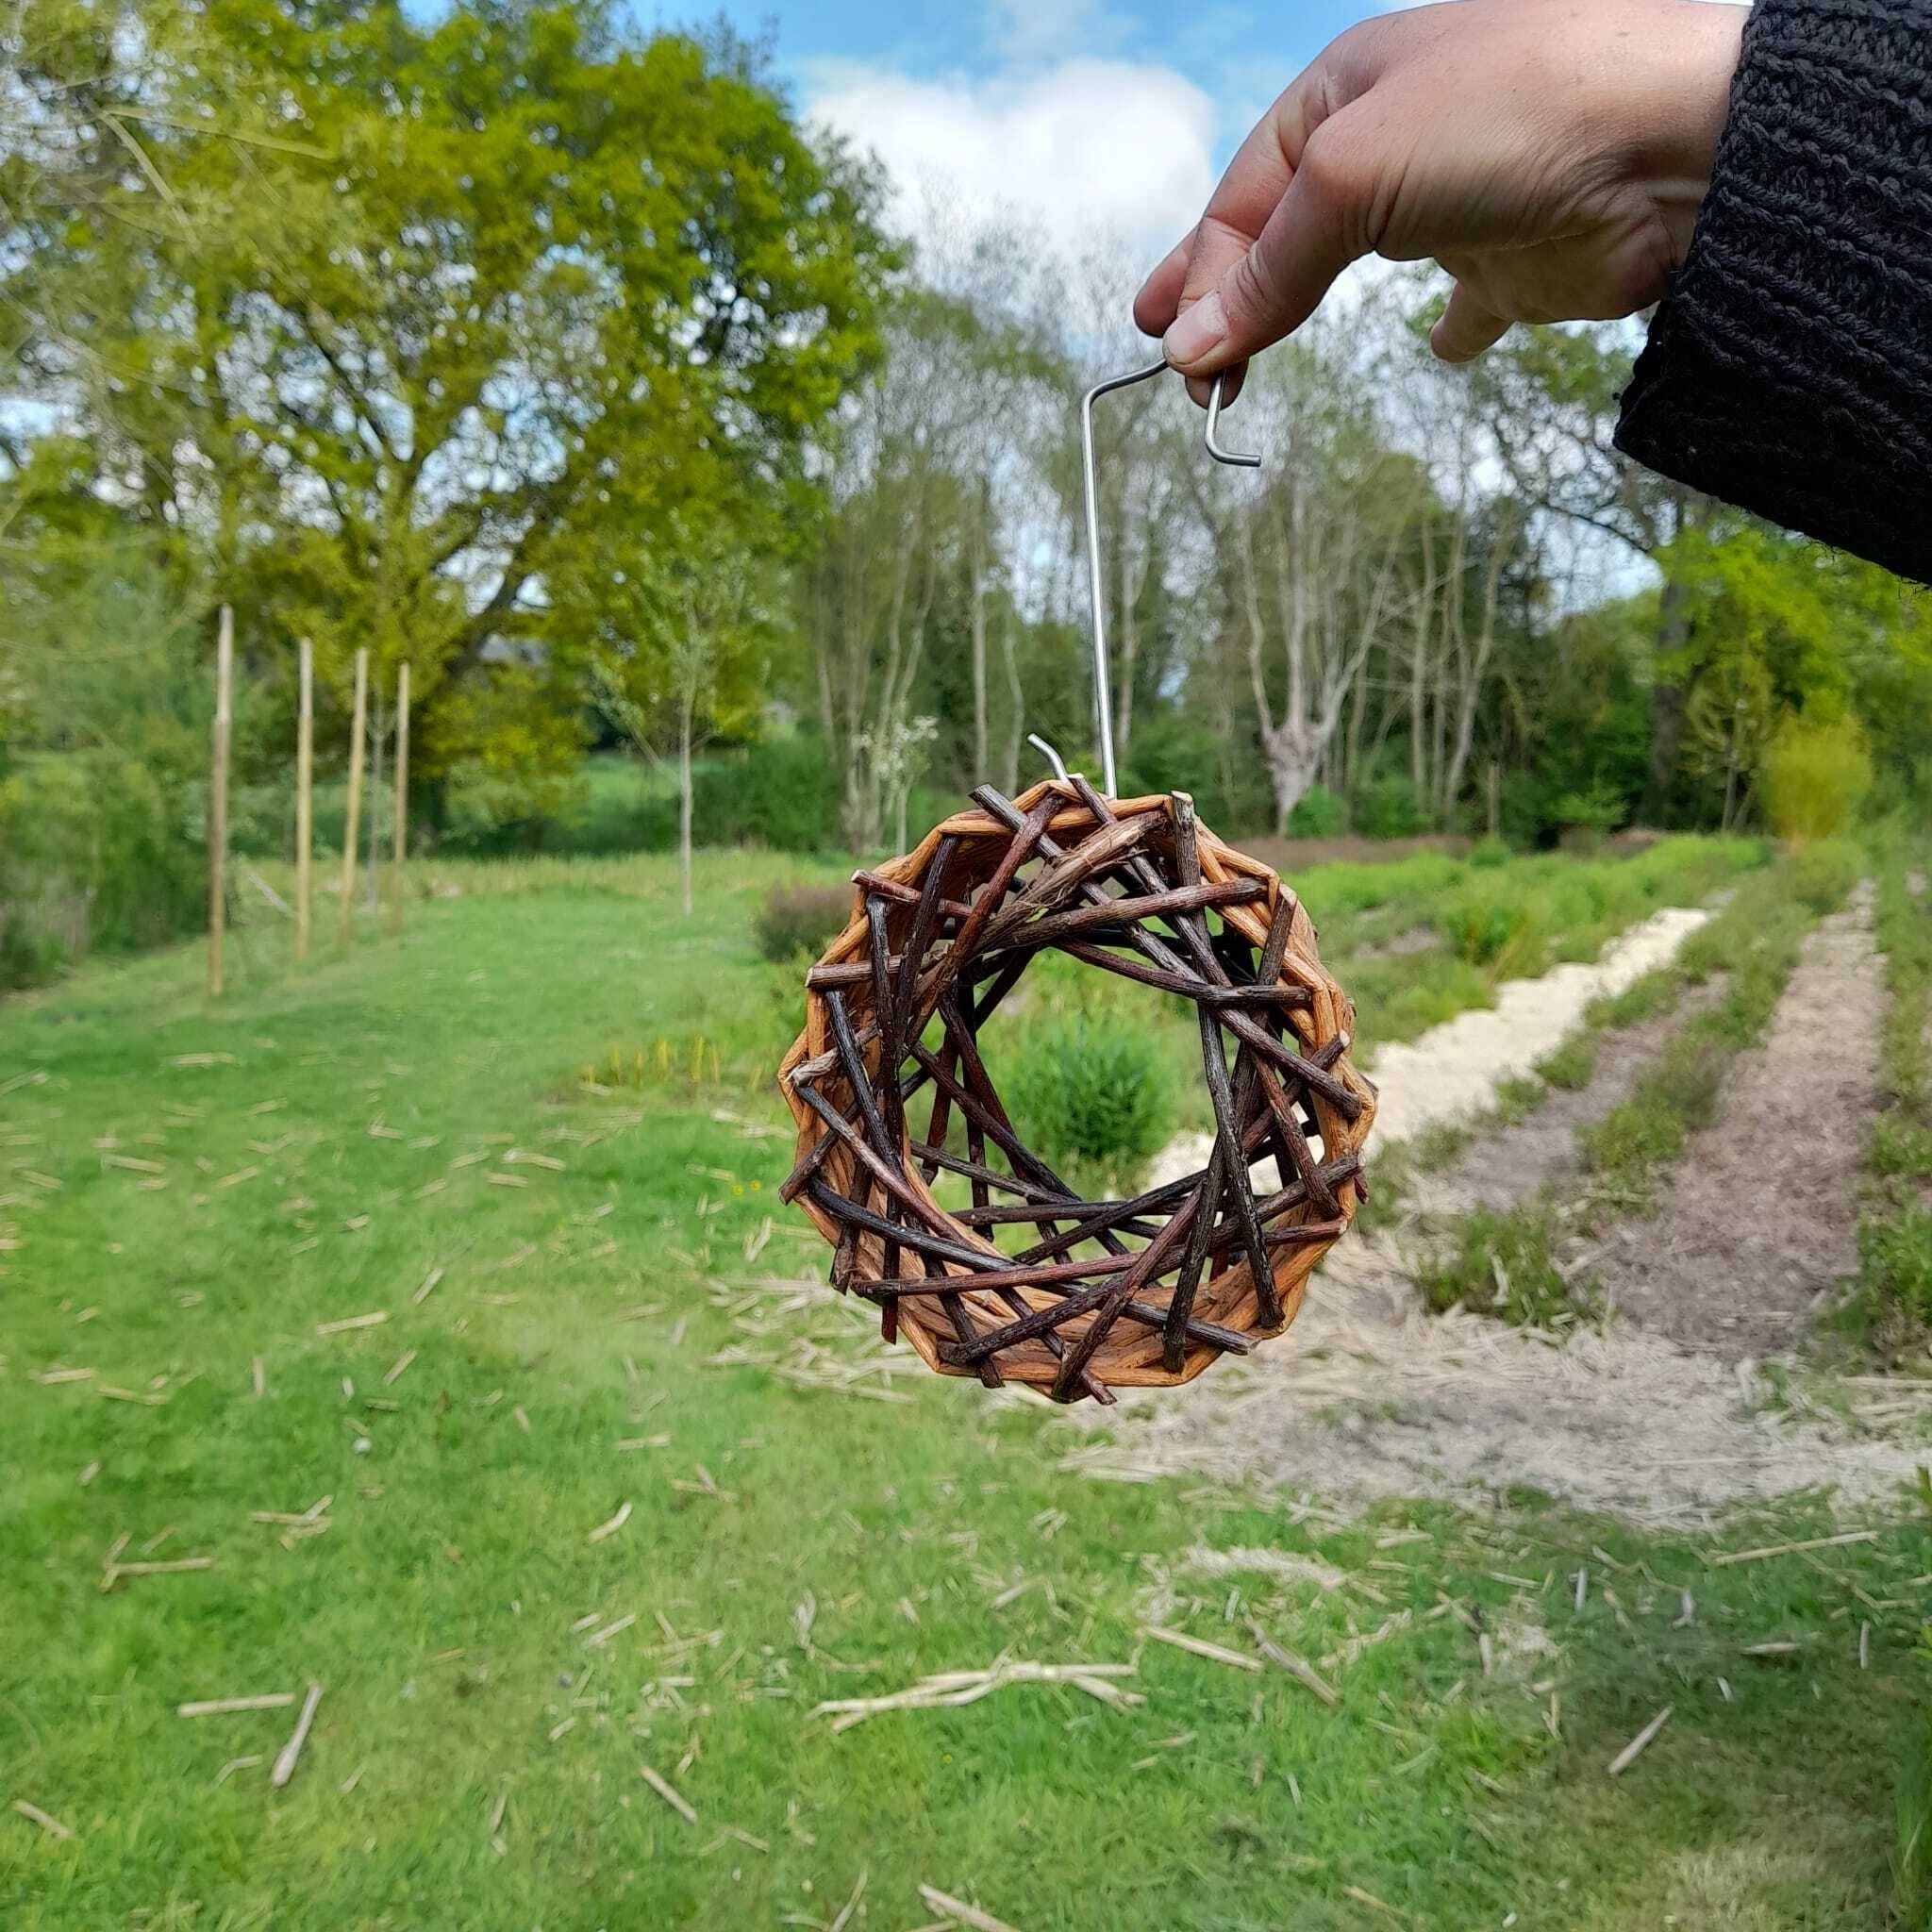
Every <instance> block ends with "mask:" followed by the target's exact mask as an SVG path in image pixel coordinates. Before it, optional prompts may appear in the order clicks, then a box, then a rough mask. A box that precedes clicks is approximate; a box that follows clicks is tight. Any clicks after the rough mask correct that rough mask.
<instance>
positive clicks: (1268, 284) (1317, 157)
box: [1161, 112, 1373, 375]
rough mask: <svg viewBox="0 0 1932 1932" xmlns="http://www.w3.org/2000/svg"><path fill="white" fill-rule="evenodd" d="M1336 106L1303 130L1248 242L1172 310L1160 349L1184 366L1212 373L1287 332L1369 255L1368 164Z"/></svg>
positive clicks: (1187, 369)
mask: <svg viewBox="0 0 1932 1932" xmlns="http://www.w3.org/2000/svg"><path fill="white" fill-rule="evenodd" d="M1346 121H1347V116H1346V114H1345V112H1344V114H1342V115H1338V116H1336V117H1335V118H1334V119H1332V120H1329V121H1326V122H1324V123H1323V125H1321V126H1320V127H1319V128H1317V129H1316V131H1315V132H1314V133H1313V134H1312V135H1310V136H1309V137H1308V141H1307V145H1306V146H1305V147H1304V148H1303V150H1302V158H1301V163H1300V165H1299V166H1298V167H1297V168H1296V169H1295V172H1294V178H1293V179H1292V180H1291V182H1290V183H1289V185H1288V189H1287V192H1285V193H1284V194H1283V195H1282V197H1281V199H1280V201H1279V202H1277V203H1276V204H1275V207H1274V212H1273V213H1271V214H1270V215H1269V217H1268V220H1267V222H1266V224H1265V225H1263V227H1262V229H1261V232H1260V234H1259V235H1258V236H1257V237H1256V239H1255V242H1254V243H1253V245H1252V246H1251V247H1250V248H1249V249H1248V250H1247V252H1246V253H1245V254H1244V255H1243V256H1242V257H1241V258H1240V259H1239V260H1238V261H1237V262H1236V263H1235V264H1234V266H1233V267H1232V268H1230V269H1229V270H1228V271H1227V273H1226V274H1225V275H1223V276H1222V278H1221V280H1220V282H1219V284H1218V285H1217V286H1216V287H1214V288H1212V289H1210V290H1208V292H1207V293H1205V294H1204V295H1203V296H1202V297H1201V299H1200V300H1199V301H1198V302H1196V303H1194V304H1193V305H1192V306H1191V307H1190V308H1186V309H1184V310H1183V311H1182V313H1181V314H1180V315H1178V316H1177V317H1176V318H1175V319H1174V326H1173V327H1172V328H1170V329H1169V330H1168V332H1167V334H1166V336H1165V337H1164V338H1163V339H1162V341H1161V350H1162V353H1163V354H1164V355H1165V356H1166V358H1167V359H1168V361H1169V362H1170V363H1172V364H1173V365H1174V368H1176V369H1178V370H1181V371H1182V372H1183V373H1184V374H1186V375H1214V374H1215V373H1216V372H1217V371H1218V370H1222V369H1225V368H1227V367H1228V366H1229V364H1231V363H1235V362H1241V361H1245V360H1246V359H1247V358H1249V357H1251V356H1254V355H1256V354H1257V353H1258V352H1259V351H1261V350H1262V349H1266V348H1268V347H1270V346H1272V345H1273V344H1274V343H1275V342H1278V341H1281V339H1282V338H1283V337H1284V336H1287V335H1291V334H1292V333H1293V332H1294V331H1295V330H1296V329H1298V328H1299V327H1300V326H1301V325H1302V324H1303V323H1305V322H1306V321H1307V319H1308V317H1309V316H1310V315H1312V314H1313V313H1314V312H1315V309H1316V308H1317V306H1318V305H1319V304H1320V302H1321V300H1322V298H1323V297H1324V295H1325V294H1327V292H1328V290H1329V288H1330V286H1331V285H1332V284H1333V283H1334V280H1335V278H1336V276H1337V275H1340V274H1341V271H1342V270H1343V269H1345V268H1346V267H1347V266H1348V265H1349V263H1350V262H1352V261H1354V260H1356V259H1357V258H1359V257H1361V256H1364V255H1366V254H1368V252H1369V249H1370V246H1371V242H1370V240H1369V236H1368V225H1369V222H1368V209H1369V207H1370V203H1371V198H1372V187H1373V184H1372V181H1371V179H1370V175H1369V171H1368V168H1367V166H1366V165H1364V162H1363V160H1362V158H1360V154H1359V150H1358V148H1357V142H1356V140H1355V138H1354V137H1353V135H1352V133H1351V131H1350V130H1349V129H1348V127H1347V125H1346Z"/></svg>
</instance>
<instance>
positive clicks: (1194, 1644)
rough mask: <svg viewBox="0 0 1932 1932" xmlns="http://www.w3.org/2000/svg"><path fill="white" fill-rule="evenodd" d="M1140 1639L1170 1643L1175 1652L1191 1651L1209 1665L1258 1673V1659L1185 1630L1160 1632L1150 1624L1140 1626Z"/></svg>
mask: <svg viewBox="0 0 1932 1932" xmlns="http://www.w3.org/2000/svg"><path fill="white" fill-rule="evenodd" d="M1141 1636H1142V1637H1151V1638H1153V1639H1154V1640H1155V1641H1157V1642H1158V1643H1171V1644H1173V1645H1174V1648H1175V1649H1176V1650H1187V1651H1191V1652H1192V1653H1193V1654H1194V1655H1195V1656H1196V1657H1206V1658H1207V1659H1208V1662H1209V1663H1216V1664H1228V1665H1230V1666H1232V1668H1234V1669H1235V1670H1238V1671H1258V1670H1259V1669H1260V1668H1261V1660H1260V1658H1259V1657H1248V1656H1246V1655H1245V1654H1244V1653H1242V1652H1241V1651H1239V1650H1224V1649H1223V1648H1222V1647H1221V1645H1220V1644H1218V1643H1209V1642H1208V1641H1206V1640H1205V1639H1203V1638H1199V1637H1190V1636H1189V1635H1188V1634H1187V1632H1186V1631H1185V1630H1162V1629H1160V1628H1158V1626H1156V1625H1155V1624H1142V1625H1141Z"/></svg>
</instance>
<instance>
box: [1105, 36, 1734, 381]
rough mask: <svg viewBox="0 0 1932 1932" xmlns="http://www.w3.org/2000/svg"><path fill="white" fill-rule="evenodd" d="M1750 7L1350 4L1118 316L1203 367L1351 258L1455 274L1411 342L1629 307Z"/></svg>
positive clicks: (1465, 349) (1466, 337)
mask: <svg viewBox="0 0 1932 1932" xmlns="http://www.w3.org/2000/svg"><path fill="white" fill-rule="evenodd" d="M1745 11H1746V9H1745V8H1742V7H1733V6H1712V5H1708V4H1705V0H1456V4H1454V5H1447V6H1437V7H1424V8H1417V9H1415V10H1413V11H1410V12H1405V13H1394V14H1389V15H1385V16H1382V17H1380V18H1378V19H1374V20H1370V21H1366V22H1364V23H1363V24H1362V25H1359V26H1356V27H1353V28H1351V29H1350V30H1349V31H1348V32H1347V33H1345V34H1343V35H1342V36H1341V39H1340V40H1338V41H1336V42H1333V43H1332V44H1331V45H1330V46H1329V47H1328V49H1327V50H1326V51H1325V52H1324V54H1323V55H1322V56H1321V58H1319V59H1317V60H1316V61H1315V63H1314V65H1313V66H1311V67H1309V68H1308V69H1307V71H1306V72H1305V73H1304V74H1303V75H1301V76H1300V78H1299V79H1297V80H1296V81H1295V82H1294V84H1293V85H1292V86H1291V88H1290V89H1289V90H1288V92H1286V93H1284V94H1283V95H1282V96H1281V98H1280V99H1279V100H1278V101H1276V102H1275V104H1274V107H1273V108H1271V109H1270V111H1269V112H1268V114H1267V116H1266V117H1265V118H1264V119H1263V120H1262V122H1261V124H1260V125H1258V126H1257V128H1256V129H1255V131H1254V132H1253V133H1252V134H1251V135H1249V137H1248V139H1247V141H1246V142H1244V143H1243V144H1242V146H1241V152H1240V153H1239V154H1238V155H1237V156H1236V157H1235V158H1234V161H1233V163H1232V164H1231V165H1230V167H1229V168H1228V171H1227V173H1226V175H1224V177H1223V178H1222V182H1221V185H1220V187H1219V188H1217V189H1216V190H1215V192H1214V195H1213V198H1212V199H1211V200H1210V201H1209V202H1208V208H1207V212H1206V213H1205V214H1204V215H1203V216H1202V218H1201V220H1200V222H1199V224H1198V225H1196V226H1195V227H1194V229H1193V230H1192V231H1191V233H1190V234H1189V235H1188V236H1187V237H1186V238H1185V239H1184V240H1183V241H1182V242H1181V243H1180V245H1179V246H1178V247H1176V248H1175V249H1174V252H1173V253H1172V254H1171V255H1170V256H1169V257H1168V258H1167V259H1166V260H1165V261H1163V262H1162V263H1161V264H1160V266H1159V267H1158V268H1157V269H1156V270H1155V271H1154V273H1153V274H1152V275H1150V276H1149V277H1148V278H1147V282H1146V285H1145V286H1144V287H1143V288H1142V289H1141V292H1140V294H1139V296H1138V297H1137V298H1136V299H1135V303H1134V320H1135V321H1136V323H1138V324H1139V325H1140V326H1141V329H1142V330H1144V331H1145V332H1146V333H1147V334H1148V335H1160V336H1163V337H1164V341H1163V342H1162V348H1163V350H1164V352H1165V354H1166V356H1167V359H1168V361H1169V362H1170V363H1172V364H1173V365H1174V367H1175V368H1177V369H1179V370H1181V371H1182V372H1183V373H1184V374H1186V375H1188V376H1189V377H1190V378H1191V381H1190V384H1189V387H1190V389H1191V390H1192V391H1194V394H1195V399H1196V400H1197V401H1202V400H1205V399H1206V396H1207V391H1208V385H1207V383H1206V382H1205V381H1202V380H1200V379H1199V378H1203V377H1207V376H1211V375H1214V374H1216V373H1217V372H1219V371H1222V370H1228V371H1231V372H1233V375H1232V377H1231V379H1230V384H1229V389H1230V393H1231V392H1232V389H1233V385H1234V382H1235V381H1236V380H1238V379H1239V375H1240V365H1241V363H1243V362H1244V361H1245V359H1246V358H1248V357H1250V356H1253V355H1255V354H1256V353H1257V351H1259V350H1261V349H1265V348H1267V347H1268V346H1269V344H1270V343H1272V342H1276V341H1280V340H1281V338H1282V337H1284V336H1286V335H1288V334H1290V333H1291V331H1292V330H1294V329H1297V328H1299V327H1300V326H1301V325H1302V324H1303V323H1304V322H1306V321H1307V318H1308V317H1309V316H1310V315H1311V314H1312V313H1313V312H1314V310H1315V308H1316V306H1317V305H1318V304H1319V303H1320V302H1321V300H1322V298H1323V296H1324V295H1325V294H1326V293H1327V291H1328V289H1329V286H1330V284H1331V283H1332V282H1333V281H1334V280H1335V277H1336V276H1337V275H1340V274H1341V271H1342V270H1343V269H1344V268H1346V267H1347V266H1348V264H1349V263H1350V262H1352V261H1355V260H1357V258H1360V257H1362V256H1365V255H1370V254H1374V255H1380V256H1382V257H1384V258H1387V259H1389V260H1391V261H1415V260H1420V259H1421V258H1424V257H1425V256H1433V257H1434V258H1436V260H1438V261H1439V262H1440V263H1441V265H1442V267H1443V268H1445V269H1446V270H1448V272H1449V273H1450V275H1453V276H1454V277H1455V278H1456V286H1455V289H1454V290H1453V291H1452V292H1451V294H1450V297H1449V304H1448V307H1447V308H1446V309H1445V310H1444V312H1443V314H1442V316H1441V320H1440V321H1438V323H1437V324H1436V326H1435V330H1434V333H1433V334H1432V335H1431V337H1430V346H1431V347H1432V348H1433V349H1434V350H1435V352H1436V354H1437V355H1438V356H1440V357H1441V358H1443V360H1445V361H1449V362H1462V361H1467V360H1469V359H1470V358H1472V357H1474V356H1478V355H1480V354H1481V353H1482V352H1483V351H1484V350H1485V349H1487V348H1489V347H1490V346H1491V344H1492V343H1494V342H1495V341H1498V340H1499V339H1500V338H1501V337H1502V336H1503V334H1504V333H1505V332H1506V331H1507V329H1508V327H1509V325H1511V324H1512V323H1515V322H1563V321H1571V320H1578V319H1582V318H1586V317H1589V318H1607V317H1611V316H1620V315H1629V314H1631V313H1633V312H1634V311H1636V310H1637V309H1640V308H1646V307H1648V306H1649V305H1650V304H1651V303H1653V302H1655V301H1657V299H1658V298H1659V297H1660V296H1661V295H1662V294H1663V292H1664V287H1665V282H1666V279H1667V277H1668V276H1669V274H1670V272H1671V270H1672V269H1674V267H1676V265H1677V264H1678V263H1679V262H1680V261H1681V260H1682V259H1683V258H1684V253H1685V251H1686V249H1687V248H1688V247H1689V246H1690V242H1691V225H1692V224H1693V222H1694V221H1695V219H1696V215H1697V209H1698V206H1699V204H1700V203H1701V202H1702V200H1703V198H1704V192H1705V190H1706V188H1707V186H1708V184H1709V179H1710V169H1711V162H1712V158H1713V156H1714V154H1715V152H1716V147H1717V139H1718V135H1719V133H1720V131H1721V130H1722V128H1723V126H1724V110H1725V104H1726V100H1727V97H1728V93H1729V89H1730V81H1731V75H1732V72H1733V70H1734V69H1735V68H1736V66H1737V64H1738V54H1739V48H1740V41H1741V37H1742V31H1743V18H1744V14H1745Z"/></svg>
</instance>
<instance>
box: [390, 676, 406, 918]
mask: <svg viewBox="0 0 1932 1932" xmlns="http://www.w3.org/2000/svg"><path fill="white" fill-rule="evenodd" d="M395 819H396V843H395V861H394V864H393V866H392V868H391V872H390V898H389V929H390V931H391V932H401V931H402V929H403V864H404V861H405V860H406V859H407V858H408V852H409V667H408V665H407V664H400V665H398V666H397V667H396V811H395Z"/></svg>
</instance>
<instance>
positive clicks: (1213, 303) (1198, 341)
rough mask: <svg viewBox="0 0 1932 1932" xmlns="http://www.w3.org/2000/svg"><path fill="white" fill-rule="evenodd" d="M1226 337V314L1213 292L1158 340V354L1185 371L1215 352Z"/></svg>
mask: <svg viewBox="0 0 1932 1932" xmlns="http://www.w3.org/2000/svg"><path fill="white" fill-rule="evenodd" d="M1226 334H1227V311H1226V310H1225V309H1224V308H1222V306H1221V291H1220V290H1218V289H1216V290H1213V291H1210V292H1209V293H1208V294H1206V295H1203V296H1202V297H1201V299H1200V300H1199V301H1198V302H1196V303H1195V304H1194V306H1193V307H1192V308H1185V309H1183V310H1182V311H1181V313H1180V314H1179V315H1177V316H1176V317H1175V318H1174V326H1173V327H1172V328H1171V329H1169V330H1168V332H1167V333H1166V335H1164V336H1163V337H1162V338H1161V339H1160V353H1161V354H1162V355H1163V356H1165V357H1166V358H1167V359H1168V360H1169V361H1170V362H1172V363H1174V365H1175V367H1177V368H1180V367H1185V366H1186V365H1187V364H1188V363H1190V362H1197V361H1199V360H1200V358H1202V357H1203V356H1205V355H1207V354H1208V351H1209V350H1210V349H1215V348H1218V347H1219V346H1220V345H1221V342H1222V341H1223V339H1224V337H1225V336H1226Z"/></svg>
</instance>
